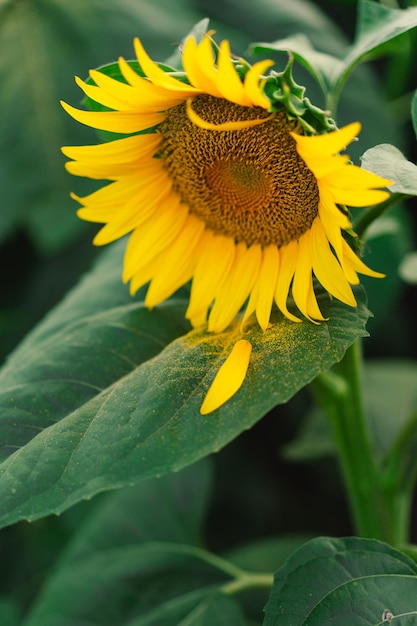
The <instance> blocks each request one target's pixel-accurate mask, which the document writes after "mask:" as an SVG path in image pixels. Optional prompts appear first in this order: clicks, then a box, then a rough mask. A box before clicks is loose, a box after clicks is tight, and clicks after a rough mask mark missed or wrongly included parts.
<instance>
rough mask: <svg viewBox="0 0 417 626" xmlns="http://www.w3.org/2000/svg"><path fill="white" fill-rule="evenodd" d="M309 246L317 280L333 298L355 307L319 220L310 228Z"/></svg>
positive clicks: (348, 286) (345, 279) (352, 296)
mask: <svg viewBox="0 0 417 626" xmlns="http://www.w3.org/2000/svg"><path fill="white" fill-rule="evenodd" d="M311 244H312V245H311V257H312V262H313V271H314V274H315V276H316V278H317V280H318V281H319V282H320V283H321V285H323V287H324V288H325V289H326V291H328V292H329V293H331V294H332V295H333V296H335V298H338V299H339V300H340V301H341V302H344V303H345V304H348V305H349V306H356V300H355V296H354V295H353V292H352V289H351V287H350V285H349V283H348V281H347V278H346V276H345V273H344V272H343V270H342V268H341V267H340V265H339V263H338V262H337V260H336V257H335V256H334V254H333V252H332V251H331V249H330V245H329V242H328V240H327V237H326V235H325V233H324V230H323V227H322V225H321V222H320V219H319V218H316V219H315V221H314V222H313V224H312V227H311Z"/></svg>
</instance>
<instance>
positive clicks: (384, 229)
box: [0, 0, 417, 626]
mask: <svg viewBox="0 0 417 626" xmlns="http://www.w3.org/2000/svg"><path fill="white" fill-rule="evenodd" d="M391 4H392V3H391ZM412 4H417V3H408V6H411V5H412ZM403 6H405V4H403ZM356 8H357V7H356V2H354V1H353V0H351V1H350V0H339V1H330V0H316V1H315V2H312V1H310V2H309V1H307V0H292V2H287V1H286V0H257V2H256V3H242V2H240V1H239V0H221V1H220V0H216V1H214V0H176V2H175V8H173V5H172V2H171V0H108V1H107V2H105V3H103V2H101V1H100V0H91V1H89V2H88V3H86V2H84V0H72V1H71V2H66V1H65V0H19V1H16V0H0V52H1V54H0V84H1V85H2V88H1V90H0V111H1V127H0V189H1V198H0V267H1V272H0V361H3V360H4V359H6V357H7V355H8V354H9V353H10V352H11V351H12V349H13V348H14V347H15V346H16V345H17V344H18V343H19V342H20V340H21V339H22V338H23V337H24V336H25V335H26V333H27V332H28V331H29V330H30V329H31V328H33V327H34V326H35V325H36V323H37V322H38V321H39V320H40V319H42V317H43V316H44V315H45V314H46V313H47V312H48V311H49V310H50V309H51V307H53V305H54V304H55V303H57V302H59V301H60V299H61V298H62V297H63V296H64V294H65V293H66V292H67V291H68V290H69V289H70V288H71V287H72V286H74V285H75V284H76V283H77V281H78V279H79V278H80V276H82V275H83V273H84V272H86V271H87V270H88V269H89V268H90V266H91V263H92V262H93V260H94V258H95V257H96V256H97V255H99V254H100V250H97V249H94V248H93V247H92V246H91V243H90V242H91V238H92V236H93V233H94V231H95V229H94V227H91V226H89V225H87V224H85V223H81V222H80V221H79V220H78V218H77V217H76V215H75V208H76V207H75V203H73V201H71V200H70V199H69V192H70V191H71V190H72V189H74V188H75V185H76V190H77V193H80V194H83V193H84V192H87V189H88V183H83V182H82V181H74V180H73V179H71V177H70V176H69V175H68V174H66V172H65V170H64V167H63V164H64V161H65V159H64V158H63V157H62V156H61V154H60V152H59V147H60V146H61V145H65V144H83V143H89V142H94V141H95V140H96V138H95V136H94V134H93V132H92V131H91V130H90V129H87V128H84V127H82V126H80V125H78V124H76V123H74V122H73V121H71V120H70V119H69V118H68V117H67V116H66V114H65V113H64V112H63V111H62V110H61V108H60V106H59V100H60V99H64V100H66V101H68V102H70V103H72V104H75V105H76V104H77V103H78V101H79V99H80V92H79V90H78V89H77V87H76V86H75V84H74V82H73V80H72V77H73V76H74V75H75V74H76V75H79V76H81V77H85V76H86V74H87V71H88V69H90V68H94V67H97V66H99V65H101V64H103V63H107V62H111V61H113V60H114V59H115V58H117V56H119V55H123V56H125V57H126V58H131V57H132V40H133V37H134V36H139V37H140V38H141V40H142V41H143V43H144V45H145V48H146V49H147V50H148V51H149V53H150V55H151V56H152V57H153V58H155V59H159V60H163V59H165V58H167V57H169V56H170V54H172V52H173V50H174V46H175V45H176V44H178V42H179V41H180V40H181V39H182V37H183V36H184V34H185V33H186V32H188V31H189V30H190V28H191V27H192V26H193V25H194V24H195V23H196V22H198V21H199V20H200V19H202V18H203V17H209V18H210V23H211V26H212V27H214V28H215V29H216V31H217V32H218V34H219V36H220V37H221V38H228V39H230V41H231V44H232V49H233V51H234V52H235V53H237V54H242V55H243V54H245V52H246V50H247V47H248V45H249V44H250V43H251V42H252V41H273V40H275V39H278V38H280V37H285V36H288V35H290V34H293V33H295V32H303V33H305V34H307V35H308V36H309V38H310V40H311V41H312V43H313V44H314V45H315V46H316V47H317V48H318V49H320V50H322V51H326V52H330V53H340V51H341V49H342V47H343V46H344V45H345V44H347V42H348V41H350V40H351V38H352V36H353V33H354V27H355V19H356V17H355V16H356ZM416 46H417V38H416V33H415V31H412V32H411V33H408V34H407V35H406V36H402V37H401V38H400V40H398V41H396V42H395V44H393V45H392V46H391V48H392V49H390V50H389V54H388V55H387V56H386V57H384V59H378V60H376V61H374V62H373V63H371V64H368V65H366V66H363V67H360V68H358V69H357V70H356V71H355V72H354V74H353V76H352V77H351V79H350V80H349V83H348V85H347V86H346V88H345V91H344V92H343V94H342V98H341V101H340V106H339V113H338V116H337V121H338V123H339V124H340V125H342V124H344V123H347V122H350V121H353V120H359V121H360V122H361V123H362V126H363V131H362V133H361V138H360V142H358V143H359V144H360V145H357V146H354V147H353V149H352V150H350V153H351V156H352V157H353V158H354V160H356V162H357V161H358V157H359V155H360V154H362V153H363V152H364V151H365V150H366V149H367V148H368V147H371V146H373V145H375V144H378V143H392V144H394V145H396V146H397V147H399V148H400V149H402V150H403V152H404V153H405V154H406V155H407V157H408V158H409V159H410V160H412V161H413V162H415V161H416V158H417V156H416V145H415V138H414V133H413V132H412V127H411V122H410V117H409V111H410V106H409V104H410V96H411V93H412V91H413V90H415V88H416V86H417V85H416V82H415V74H414V72H413V59H415V57H416V51H417V47H416ZM276 58H277V65H278V66H279V64H281V66H282V67H283V63H284V59H283V58H282V57H280V56H278V55H277V57H276ZM295 75H296V78H297V79H298V82H300V83H303V84H306V85H307V88H308V92H307V95H308V96H309V97H310V99H311V100H312V101H313V102H315V103H317V104H318V105H321V104H322V102H321V101H320V94H319V93H318V91H317V88H316V86H315V85H314V84H313V82H312V81H311V79H310V78H309V77H308V76H307V75H306V74H305V73H304V72H303V71H302V69H301V68H299V67H298V68H297V71H296V73H295ZM411 205H412V203H410V206H411ZM410 206H408V207H407V209H405V210H404V211H398V210H396V211H395V214H389V215H388V216H387V217H385V218H384V219H383V220H381V221H380V222H379V223H378V229H375V232H374V233H373V238H372V253H371V254H369V258H368V259H367V261H368V262H369V264H370V265H371V266H372V267H374V268H376V269H378V270H381V271H384V272H386V273H387V278H386V279H385V280H384V281H366V288H367V292H368V298H369V306H370V308H371V310H372V311H373V313H374V315H375V318H374V319H373V320H371V321H370V323H369V325H368V329H369V330H370V333H371V336H370V338H369V339H367V340H366V341H365V343H364V346H365V352H366V356H367V358H368V359H387V358H391V357H400V358H401V359H414V360H415V359H416V358H417V331H416V325H415V319H416V313H417V297H416V287H415V285H413V284H410V283H407V282H405V281H404V280H402V279H401V278H399V269H400V268H401V263H402V261H403V259H404V257H405V255H406V254H407V252H409V251H411V250H412V249H415V248H416V233H417V220H416V214H415V213H414V214H413V212H412V211H410ZM414 208H416V207H414ZM402 381H403V379H402V378H401V377H400V379H399V384H402ZM309 410H310V396H309V393H308V391H303V392H301V393H299V394H297V396H295V397H294V398H293V399H292V400H291V401H290V402H289V403H288V404H286V405H283V406H280V407H279V408H278V409H276V410H274V411H272V412H271V413H270V414H268V415H267V416H265V418H264V419H262V420H261V421H260V422H259V423H258V424H257V425H256V426H255V427H254V428H252V429H251V430H250V431H249V432H246V433H243V434H242V435H241V436H239V437H238V438H237V439H236V440H235V441H234V442H233V443H231V444H230V445H229V446H227V447H226V448H225V449H223V450H222V451H220V452H219V453H218V454H216V455H214V456H213V457H212V464H213V472H214V475H213V479H212V483H211V484H212V488H211V498H210V501H209V503H208V504H207V505H206V507H207V515H206V522H205V528H204V535H205V542H206V544H207V545H208V546H210V548H211V549H212V550H214V551H223V550H231V549H233V548H235V547H237V546H238V545H240V544H242V543H245V542H249V541H252V540H260V539H266V538H268V537H270V536H272V535H283V536H287V537H288V545H289V546H292V545H293V543H292V542H298V540H299V538H300V539H301V538H305V537H309V536H314V535H317V534H318V535H335V536H341V535H348V534H350V533H351V532H352V529H351V526H350V521H349V515H348V511H347V506H346V502H345V497H344V493H343V490H342V487H341V481H340V476H339V474H338V471H337V469H336V464H335V460H334V458H333V456H332V448H331V444H330V442H329V440H328V438H327V437H326V433H325V432H320V433H316V437H315V438H314V439H311V438H310V439H309V440H308V441H310V443H309V445H308V446H306V438H303V436H302V433H303V424H304V418H305V416H306V415H307V414H308V412H309ZM300 433H301V434H300ZM297 434H298V438H296V436H297ZM311 441H312V442H313V443H311ZM105 497H106V496H99V497H98V498H95V499H94V500H93V501H91V502H84V503H82V504H79V505H76V506H75V507H73V508H72V509H70V510H69V511H67V512H66V513H64V514H63V515H62V516H61V517H59V518H55V517H50V518H46V519H43V520H40V521H38V522H35V523H32V524H28V523H26V522H22V523H20V524H18V525H15V526H12V527H10V528H6V529H4V530H2V531H0V562H1V563H2V564H3V568H2V570H1V572H0V617H1V616H2V611H3V614H4V619H5V620H6V619H7V620H8V621H2V620H1V619H0V623H1V624H3V623H4V624H5V625H6V626H7V624H10V625H11V626H13V624H17V623H19V619H20V616H21V615H22V613H24V612H25V611H26V610H27V607H28V606H29V605H30V603H31V601H32V599H33V597H34V596H35V595H36V593H37V592H38V590H39V588H40V586H41V585H42V582H43V581H44V579H45V578H46V576H47V574H48V573H49V571H50V569H51V567H52V566H53V564H54V563H55V562H56V560H57V558H58V556H59V554H60V553H61V552H62V550H63V548H64V547H65V546H66V545H67V544H68V542H69V540H70V538H71V536H72V535H73V533H74V531H75V530H76V529H77V528H78V527H79V526H80V524H81V523H82V521H83V519H85V518H87V517H88V516H89V515H90V514H91V512H92V511H93V510H94V509H95V507H97V506H98V504H100V502H101V501H102V500H104V498H105ZM155 515H157V511H155ZM414 520H416V516H414ZM413 527H414V528H415V523H414V524H413ZM412 539H413V540H414V541H415V542H417V530H415V531H414V532H413V537H412Z"/></svg>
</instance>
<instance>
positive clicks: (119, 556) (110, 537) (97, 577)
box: [24, 463, 245, 626]
mask: <svg viewBox="0 0 417 626" xmlns="http://www.w3.org/2000/svg"><path fill="white" fill-rule="evenodd" d="M209 469H210V468H209V466H208V464H207V463H199V464H197V465H195V466H193V467H190V468H187V469H186V470H183V471H182V472H180V473H178V474H171V475H167V476H164V477H163V478H159V479H153V480H149V481H144V482H142V483H141V484H140V485H137V486H135V487H132V488H126V489H124V490H120V491H118V492H116V493H114V494H109V495H108V496H107V497H106V498H105V499H104V502H101V503H100V506H99V507H98V509H97V510H95V511H94V512H93V514H92V515H91V517H90V518H89V519H88V520H87V521H86V522H85V523H84V524H83V526H81V527H80V529H79V531H78V533H77V534H76V535H75V537H74V538H73V540H72V542H71V544H70V545H69V547H68V548H67V550H66V552H65V553H64V555H63V557H62V558H61V560H60V562H59V563H58V565H57V567H56V568H55V571H53V572H52V573H51V575H50V577H49V579H48V580H47V582H46V584H45V586H44V589H43V590H42V591H41V593H40V595H39V597H38V598H37V600H36V602H35V604H34V606H33V607H32V608H31V610H30V611H29V614H28V615H27V617H26V620H25V622H24V624H25V626H55V625H56V624H60V626H61V625H64V624H65V626H80V624H84V623H87V622H90V621H91V622H93V621H94V623H95V624H97V625H99V624H100V625H103V626H114V625H115V624H117V625H118V626H123V625H126V626H144V625H145V624H146V625H147V626H150V625H154V626H161V625H162V624H164V626H165V625H166V626H169V625H172V626H179V624H182V625H183V626H186V625H190V626H191V625H193V626H194V625H195V626H197V625H199V626H200V625H201V626H202V625H203V624H204V625H205V624H206V625H207V626H209V625H210V624H214V623H216V624H219V626H220V624H225V626H226V624H227V625H229V624H230V625H236V626H241V625H242V626H243V625H244V624H245V621H244V618H243V614H242V612H241V609H240V608H239V606H238V605H237V604H236V603H235V602H234V600H232V599H230V598H227V597H225V596H224V595H222V594H220V593H219V592H216V589H217V588H219V587H220V586H221V584H222V583H223V582H224V581H225V580H228V579H230V574H226V573H225V572H224V571H223V569H222V566H223V564H224V563H225V562H224V561H222V560H219V559H218V558H217V557H215V556H214V555H211V554H210V553H209V552H206V551H204V550H202V549H201V548H198V547H196V545H193V544H196V542H197V541H198V540H199V535H200V533H201V527H202V523H203V514H204V510H205V508H206V505H207V498H208V492H209V487H210V471H209ZM226 568H227V564H226ZM210 620H211V621H210ZM227 620H229V621H227Z"/></svg>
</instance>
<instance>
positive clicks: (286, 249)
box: [275, 241, 301, 322]
mask: <svg viewBox="0 0 417 626" xmlns="http://www.w3.org/2000/svg"><path fill="white" fill-rule="evenodd" d="M297 257H298V242H297V241H291V242H290V243H289V244H287V245H286V246H282V248H280V249H279V271H278V278H277V286H276V289H275V302H276V304H277V307H278V308H279V310H280V311H281V313H283V314H284V315H285V317H287V318H288V319H289V320H292V321H293V322H301V320H300V318H299V317H296V316H295V315H293V314H292V313H290V312H289V310H288V308H287V300H288V295H289V291H290V285H291V281H292V279H293V276H294V271H295V265H296V263H297Z"/></svg>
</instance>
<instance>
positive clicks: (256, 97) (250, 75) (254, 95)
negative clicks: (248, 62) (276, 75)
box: [244, 60, 274, 109]
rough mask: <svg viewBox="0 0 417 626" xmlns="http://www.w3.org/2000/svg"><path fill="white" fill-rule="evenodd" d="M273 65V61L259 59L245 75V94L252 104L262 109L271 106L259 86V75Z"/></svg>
mask: <svg viewBox="0 0 417 626" xmlns="http://www.w3.org/2000/svg"><path fill="white" fill-rule="evenodd" d="M272 65H274V62H273V61H268V60H265V61H259V63H255V65H252V67H251V68H250V69H249V71H248V72H247V74H246V76H245V82H244V88H245V92H246V95H247V96H248V98H249V100H250V101H251V102H252V104H254V105H256V106H259V107H262V108H263V109H269V107H270V106H271V102H270V100H269V99H268V98H267V97H266V96H265V95H264V94H263V93H262V90H261V88H260V84H259V83H260V77H261V75H262V74H264V73H265V71H266V70H267V69H268V68H269V67H271V66H272Z"/></svg>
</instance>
